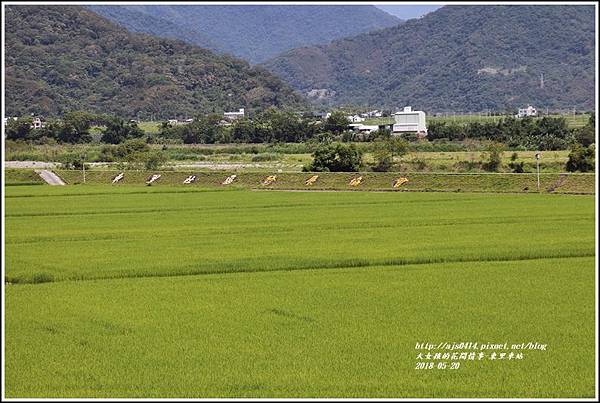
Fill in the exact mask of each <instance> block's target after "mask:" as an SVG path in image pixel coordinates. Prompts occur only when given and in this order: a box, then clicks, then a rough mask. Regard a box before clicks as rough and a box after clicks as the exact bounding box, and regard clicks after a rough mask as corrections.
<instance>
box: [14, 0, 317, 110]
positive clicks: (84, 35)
mask: <svg viewBox="0 0 600 403" xmlns="http://www.w3.org/2000/svg"><path fill="white" fill-rule="evenodd" d="M5 12H6V14H5V21H6V30H5V31H6V32H5V34H6V36H5V43H6V47H5V49H4V53H5V67H6V70H5V83H6V92H5V102H6V106H5V109H6V115H7V116H20V115H23V114H29V113H34V114H41V115H44V116H49V115H61V114H63V113H65V112H66V111H70V110H85V111H88V112H94V113H110V114H116V115H119V116H123V117H138V118H141V119H150V118H153V119H159V118H160V119H166V118H172V117H192V116H196V115H198V114H205V113H210V112H222V111H224V110H237V109H238V108H242V107H244V108H246V110H247V111H249V112H250V113H252V112H253V111H255V110H262V109H265V108H268V107H270V106H275V107H280V108H304V107H306V102H305V101H304V99H302V98H301V97H300V96H299V95H298V94H296V93H295V92H294V91H293V90H292V89H291V88H290V87H289V86H287V85H286V84H285V83H284V82H282V80H280V79H279V78H277V77H275V76H274V75H273V74H271V73H269V72H268V71H266V70H265V69H264V68H261V67H252V66H250V65H249V63H248V62H246V61H242V60H240V59H237V58H234V57H230V56H224V55H216V54H215V53H213V52H212V51H210V50H206V49H202V48H200V47H197V46H193V45H189V44H186V43H184V42H182V41H178V40H170V39H161V38H156V37H152V36H148V35H144V34H136V33H131V32H129V31H128V30H126V29H125V28H122V27H119V26H117V25H115V24H114V23H112V22H110V21H109V20H107V19H105V18H104V17H101V16H99V15H97V14H95V13H94V12H92V11H90V10H87V9H85V8H83V7H79V6H34V5H11V6H6V8H5Z"/></svg>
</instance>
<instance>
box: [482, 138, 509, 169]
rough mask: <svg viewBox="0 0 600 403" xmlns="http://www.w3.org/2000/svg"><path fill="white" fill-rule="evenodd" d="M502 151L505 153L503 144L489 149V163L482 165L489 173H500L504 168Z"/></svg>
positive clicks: (491, 146) (495, 144)
mask: <svg viewBox="0 0 600 403" xmlns="http://www.w3.org/2000/svg"><path fill="white" fill-rule="evenodd" d="M502 151H504V145H503V144H500V143H492V144H490V145H489V147H488V149H487V153H488V154H487V161H485V162H484V163H483V164H482V166H483V169H485V170H486V171H489V172H498V171H499V170H500V168H501V167H502Z"/></svg>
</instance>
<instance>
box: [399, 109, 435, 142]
mask: <svg viewBox="0 0 600 403" xmlns="http://www.w3.org/2000/svg"><path fill="white" fill-rule="evenodd" d="M392 132H393V134H402V133H417V136H418V137H421V138H422V137H425V136H427V125H426V122H425V112H423V111H413V110H412V108H411V107H410V106H407V107H405V108H404V110H403V111H402V112H396V113H395V114H394V125H393V126H392Z"/></svg>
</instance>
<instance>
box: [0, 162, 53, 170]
mask: <svg viewBox="0 0 600 403" xmlns="http://www.w3.org/2000/svg"><path fill="white" fill-rule="evenodd" d="M59 165H60V163H58V162H43V161H4V167H5V168H40V169H41V168H56V167H58V166H59Z"/></svg>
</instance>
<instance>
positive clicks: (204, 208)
mask: <svg viewBox="0 0 600 403" xmlns="http://www.w3.org/2000/svg"><path fill="white" fill-rule="evenodd" d="M5 206H6V213H5V227H6V240H5V246H6V254H5V259H6V267H5V276H6V283H5V291H6V293H5V303H6V305H5V309H6V314H5V333H6V341H5V343H6V344H5V353H6V355H5V370H6V371H5V380H6V385H5V387H6V389H5V393H6V397H33V398H39V397H115V398H117V397H588V398H589V397H593V396H594V393H595V365H594V364H595V361H594V360H595V356H594V354H595V351H594V348H595V341H594V329H595V323H594V321H595V312H594V297H595V289H594V280H595V257H594V256H595V246H594V245H595V243H594V238H595V231H594V223H595V216H594V196H593V195H565V194H562V195H561V194H482V193H420V192H414V193H413V192H264V191H263V192H257V191H251V190H247V189H231V190H224V189H216V188H212V189H208V188H201V187H199V186H196V187H190V188H185V187H181V186H171V187H169V186H152V187H147V186H135V185H120V186H114V187H111V186H106V185H104V186H102V185H86V186H66V187H49V186H27V185H23V186H14V187H12V186H11V187H7V188H6V195H5ZM422 342H429V343H435V344H436V345H437V343H441V342H448V343H452V342H478V343H479V344H481V343H496V344H502V343H507V344H508V345H509V348H510V345H511V344H518V343H528V342H537V343H543V344H546V345H547V348H546V350H532V351H530V350H523V351H522V353H523V358H522V359H513V360H508V359H503V360H490V359H488V358H486V359H482V360H477V359H475V360H457V361H456V362H459V363H460V367H459V368H458V369H450V362H451V360H446V361H447V362H448V368H446V369H437V365H438V362H439V361H440V360H436V361H435V365H436V368H434V369H416V367H417V366H418V365H419V364H418V363H419V362H424V361H425V360H423V359H417V355H418V354H419V353H423V354H425V353H426V352H425V351H423V350H417V349H415V347H416V343H422ZM436 351H441V350H435V351H432V353H434V352H436ZM467 351H472V350H467ZM495 351H496V352H498V353H500V352H502V351H501V350H495ZM486 352H487V353H489V352H490V351H486ZM429 361H433V360H429Z"/></svg>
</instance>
